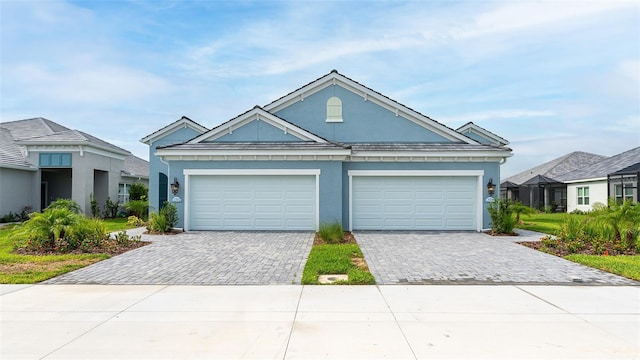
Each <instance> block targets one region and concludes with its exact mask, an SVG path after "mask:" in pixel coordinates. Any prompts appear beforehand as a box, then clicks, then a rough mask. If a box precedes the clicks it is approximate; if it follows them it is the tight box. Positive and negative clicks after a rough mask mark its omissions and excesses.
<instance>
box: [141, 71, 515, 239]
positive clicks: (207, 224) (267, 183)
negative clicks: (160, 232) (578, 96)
mask: <svg viewBox="0 0 640 360" xmlns="http://www.w3.org/2000/svg"><path fill="white" fill-rule="evenodd" d="M462 131H466V133H463V132H461V131H458V130H455V129H452V128H449V127H447V126H445V125H443V124H441V123H439V122H437V121H436V120H434V119H431V118H430V117H428V116H426V115H424V114H422V113H420V112H418V111H416V110H414V109H412V108H410V107H407V106H406V105H403V104H400V103H398V102H397V101H395V100H393V99H390V98H389V97H387V96H385V95H383V94H381V93H379V92H377V91H375V90H373V89H371V88H369V87H366V86H364V85H362V84H361V83H359V82H357V81H355V80H353V79H351V78H349V77H347V76H345V75H343V74H340V73H338V72H337V71H335V70H333V71H331V72H330V73H328V74H326V75H323V76H322V77H320V78H318V79H316V80H314V81H311V82H310V83H308V84H306V85H303V86H302V87H300V88H298V89H296V90H293V91H292V92H290V93H288V94H287V95H284V96H283V97H281V98H279V99H276V100H274V101H272V102H271V103H268V104H266V105H264V106H255V107H253V108H251V109H249V110H248V111H246V112H244V113H242V114H240V115H238V116H236V117H234V118H232V119H230V120H228V121H226V122H224V123H222V124H221V125H218V126H216V127H214V128H212V129H207V128H204V127H203V126H202V125H199V124H198V123H196V122H194V121H193V120H191V119H189V118H187V117H182V118H181V119H178V120H177V121H175V122H173V123H171V124H170V125H168V126H165V127H163V128H161V129H159V130H158V131H156V132H154V133H152V134H150V135H148V136H146V137H144V138H143V139H142V140H141V141H142V142H143V143H145V144H148V145H149V159H150V177H149V184H150V186H149V197H150V202H151V206H152V207H158V206H159V205H160V204H162V203H163V202H164V201H165V200H168V201H170V202H172V203H174V204H175V205H176V207H177V209H178V216H179V223H178V226H180V227H183V228H184V229H186V230H305V231H307V230H317V229H318V227H319V225H320V224H321V223H333V222H338V223H340V224H342V226H343V227H344V228H345V229H350V230H471V231H480V230H482V229H486V228H488V227H489V226H490V225H489V223H490V218H489V214H488V211H487V207H488V203H489V202H490V201H491V200H492V199H493V198H492V197H491V196H492V195H493V193H492V192H493V190H494V187H493V182H492V181H493V179H495V180H496V182H497V180H498V179H500V165H501V164H502V163H503V162H504V161H505V159H506V158H508V157H510V156H511V149H509V148H508V147H506V146H505V145H507V144H508V141H506V140H505V139H503V138H501V137H499V136H497V135H495V134H494V133H491V132H489V131H488V130H485V129H481V128H480V127H478V126H475V125H472V124H469V125H468V126H467V127H466V128H465V129H463V130H462ZM488 183H491V186H487V184H488ZM490 191H491V192H490Z"/></svg>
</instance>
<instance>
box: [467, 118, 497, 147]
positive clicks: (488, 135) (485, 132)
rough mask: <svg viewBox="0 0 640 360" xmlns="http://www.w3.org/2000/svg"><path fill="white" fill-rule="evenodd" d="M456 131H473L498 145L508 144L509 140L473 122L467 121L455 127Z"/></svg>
mask: <svg viewBox="0 0 640 360" xmlns="http://www.w3.org/2000/svg"><path fill="white" fill-rule="evenodd" d="M456 131H458V132H460V133H463V134H464V133H465V132H466V131H469V132H472V133H475V134H476V135H478V136H481V137H483V138H485V139H487V140H489V141H490V142H491V143H493V144H495V145H498V146H506V145H509V141H508V140H506V139H504V138H502V137H500V136H498V135H496V134H494V133H492V132H490V131H489V130H487V129H485V128H483V127H481V126H478V125H476V124H474V123H473V122H468V123H466V124H464V125H462V126H461V127H459V128H457V129H456Z"/></svg>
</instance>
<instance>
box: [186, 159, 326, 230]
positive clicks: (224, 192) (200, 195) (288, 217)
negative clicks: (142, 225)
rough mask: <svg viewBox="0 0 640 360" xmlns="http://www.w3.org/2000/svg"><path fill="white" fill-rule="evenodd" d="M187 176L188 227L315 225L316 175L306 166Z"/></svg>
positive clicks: (286, 227)
mask: <svg viewBox="0 0 640 360" xmlns="http://www.w3.org/2000/svg"><path fill="white" fill-rule="evenodd" d="M185 173H188V172H185ZM187 176H188V185H187V190H186V191H187V195H186V196H185V197H186V199H187V203H186V204H185V209H186V214H185V219H186V222H185V228H186V229H187V230H312V231H313V230H315V229H316V227H317V223H318V206H317V203H318V202H317V201H318V200H317V176H316V175H313V174H310V173H309V172H308V171H302V172H286V171H276V172H270V173H266V172H262V173H261V172H260V171H237V172H234V171H230V172H215V171H214V172H210V173H208V174H207V173H204V174H202V173H201V174H199V175H198V174H187Z"/></svg>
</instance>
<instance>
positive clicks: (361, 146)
mask: <svg viewBox="0 0 640 360" xmlns="http://www.w3.org/2000/svg"><path fill="white" fill-rule="evenodd" d="M349 145H351V149H353V151H356V152H357V151H467V150H485V151H501V152H504V151H511V149H509V148H504V147H498V146H493V145H488V144H486V145H482V144H480V145H472V144H460V143H458V144H434V143H351V144H349Z"/></svg>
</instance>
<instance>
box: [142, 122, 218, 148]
mask: <svg viewBox="0 0 640 360" xmlns="http://www.w3.org/2000/svg"><path fill="white" fill-rule="evenodd" d="M183 128H190V129H192V130H194V131H196V132H199V133H201V134H202V133H205V132H207V131H208V130H209V129H207V128H205V127H204V126H201V125H199V124H196V123H194V122H193V121H190V120H188V119H185V118H182V119H179V120H177V121H175V122H174V123H173V124H170V125H168V126H166V127H165V128H163V129H161V130H159V131H157V132H154V133H153V134H150V135H147V136H145V137H143V138H142V139H140V142H141V143H144V144H147V145H151V143H152V142H154V141H156V140H157V139H159V138H162V137H164V136H166V135H168V134H171V133H172V132H174V131H176V130H178V129H183Z"/></svg>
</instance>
